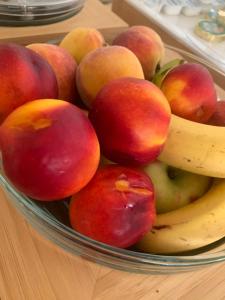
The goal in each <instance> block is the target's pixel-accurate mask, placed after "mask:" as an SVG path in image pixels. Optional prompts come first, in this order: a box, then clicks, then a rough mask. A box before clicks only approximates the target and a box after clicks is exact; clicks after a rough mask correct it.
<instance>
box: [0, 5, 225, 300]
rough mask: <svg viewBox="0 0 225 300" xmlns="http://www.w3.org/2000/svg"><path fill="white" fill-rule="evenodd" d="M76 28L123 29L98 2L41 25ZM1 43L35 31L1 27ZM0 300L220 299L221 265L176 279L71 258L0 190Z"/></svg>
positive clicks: (224, 267)
mask: <svg viewBox="0 0 225 300" xmlns="http://www.w3.org/2000/svg"><path fill="white" fill-rule="evenodd" d="M78 25H86V26H93V27H97V28H101V27H105V28H106V27H117V26H124V25H126V24H125V23H124V22H123V21H122V20H120V19H119V18H118V17H117V16H115V15H114V14H112V13H110V11H109V10H108V9H106V8H105V7H104V6H103V5H102V4H100V3H99V2H98V1H97V0H89V1H87V5H86V7H85V9H84V10H83V11H82V12H81V13H80V14H79V15H77V16H75V17H73V18H71V19H70V20H66V21H63V22H61V23H56V24H53V25H52V26H50V25H48V26H42V29H43V30H44V29H45V30H47V31H48V32H49V33H50V36H54V34H55V33H56V32H57V31H58V30H61V32H62V33H63V31H68V30H69V29H70V28H72V27H74V26H78ZM0 31H1V34H0V36H1V38H0V39H1V40H2V41H3V40H4V38H5V39H6V40H15V39H18V38H19V36H22V37H24V41H25V40H26V36H28V35H29V34H31V33H33V39H35V34H34V31H36V32H39V34H40V35H41V31H40V28H39V29H38V28H16V29H13V28H3V27H1V28H0ZM0 200H1V202H0V203H1V209H0V220H1V221H0V299H1V300H23V299H25V300H121V299H126V298H128V299H129V300H150V299H153V300H157V299H165V300H170V299H171V300H177V299H182V300H185V299H187V300H198V299H200V298H202V299H204V300H207V299H208V300H211V299H216V300H219V299H225V285H224V280H225V263H222V264H219V265H214V266H211V267H207V268H204V269H202V270H201V271H196V272H189V273H183V274H177V275H165V276H159V275H158V276H157V275H154V276H153V275H138V274H131V273H126V272H121V271H117V270H112V269H109V268H106V267H102V266H100V265H97V264H94V263H91V262H88V261H86V260H84V259H82V258H80V257H72V256H71V255H70V254H67V253H65V252H64V251H63V250H61V249H60V248H58V247H57V246H55V245H53V244H52V243H50V242H48V241H47V240H45V239H44V238H43V237H41V236H40V235H39V234H38V233H36V232H35V231H34V230H33V229H32V228H31V227H30V226H29V225H28V223H27V222H26V221H25V220H24V219H23V218H22V217H21V215H20V214H19V213H18V212H17V211H16V210H15V209H14V208H13V207H12V206H11V204H10V203H8V201H7V200H6V197H5V195H4V193H3V191H2V190H0Z"/></svg>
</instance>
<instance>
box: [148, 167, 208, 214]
mask: <svg viewBox="0 0 225 300" xmlns="http://www.w3.org/2000/svg"><path fill="white" fill-rule="evenodd" d="M144 171H145V172H146V173H147V174H148V175H149V177H150V178H151V180H152V182H153V184H154V187H155V193H156V210H157V213H158V214H160V213H165V212H168V211H171V210H174V209H177V208H179V207H182V206H185V205H187V204H189V203H190V202H193V201H194V200H196V199H198V198H199V197H201V196H202V195H203V194H204V193H205V192H206V191H207V190H208V189H209V187H210V184H211V178H210V177H207V176H202V175H198V174H193V173H190V172H187V171H184V170H180V169H176V168H173V167H171V166H168V165H166V164H164V163H162V162H160V161H155V162H153V163H151V164H149V165H147V166H145V167H144Z"/></svg>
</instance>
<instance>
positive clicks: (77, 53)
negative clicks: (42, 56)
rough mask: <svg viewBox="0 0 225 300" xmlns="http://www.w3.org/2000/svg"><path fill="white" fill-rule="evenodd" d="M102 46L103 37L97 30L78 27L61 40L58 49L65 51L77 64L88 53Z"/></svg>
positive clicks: (103, 42)
mask: <svg viewBox="0 0 225 300" xmlns="http://www.w3.org/2000/svg"><path fill="white" fill-rule="evenodd" d="M104 44H105V40H104V37H103V35H102V34H101V33H100V32H99V31H98V30H97V29H95V28H86V27H78V28H75V29H73V30H72V31H70V32H69V33H68V34H67V35H66V36H65V37H64V38H63V40H62V41H61V43H60V47H62V48H64V49H66V50H67V51H68V52H69V53H70V54H71V55H72V56H73V58H74V59H75V60H76V62H77V63H78V64H79V63H80V62H81V60H82V59H83V58H84V57H85V56H86V55H87V54H88V53H89V52H91V51H93V50H95V49H98V48H100V47H103V45H104Z"/></svg>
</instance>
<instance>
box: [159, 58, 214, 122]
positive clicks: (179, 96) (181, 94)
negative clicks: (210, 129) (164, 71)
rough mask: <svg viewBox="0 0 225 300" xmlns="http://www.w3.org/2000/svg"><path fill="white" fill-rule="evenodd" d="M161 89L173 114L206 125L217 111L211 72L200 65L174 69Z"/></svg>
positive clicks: (186, 64)
mask: <svg viewBox="0 0 225 300" xmlns="http://www.w3.org/2000/svg"><path fill="white" fill-rule="evenodd" d="M161 89H162V91H163V93H164V95H165V96H166V98H167V99H168V101H169V103H170V107H171V111H172V113H174V114H175V115H178V116H180V117H182V118H185V119H188V120H191V121H194V122H199V123H206V122H207V121H208V120H209V118H210V117H211V115H212V114H213V113H214V112H215V109H216V102H217V96H216V90H215V87H214V82H213V79H212V76H211V75H210V73H209V71H208V70H207V69H206V68H205V67H204V66H202V65H200V64H194V63H185V64H182V65H179V66H177V67H175V68H174V69H172V70H171V71H170V72H169V73H168V75H167V76H166V77H165V79H164V80H163V82H162V86H161Z"/></svg>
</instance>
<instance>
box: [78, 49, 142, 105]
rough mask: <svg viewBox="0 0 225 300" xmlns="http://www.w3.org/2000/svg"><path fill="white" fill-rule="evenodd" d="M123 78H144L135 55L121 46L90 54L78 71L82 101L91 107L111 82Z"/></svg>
mask: <svg viewBox="0 0 225 300" xmlns="http://www.w3.org/2000/svg"><path fill="white" fill-rule="evenodd" d="M122 77H135V78H141V79H143V78H144V74H143V70H142V67H141V64H140V62H139V61H138V59H137V57H136V56H135V54H134V53H132V52H131V51H130V50H129V49H127V48H125V47H121V46H107V47H103V48H99V49H97V50H94V51H92V52H91V53H89V54H88V55H87V56H86V57H85V58H84V59H83V60H82V62H81V63H80V65H79V66H78V69H77V88H78V91H79V94H80V96H81V99H82V100H83V101H84V103H85V104H86V105H87V107H91V105H92V102H93V101H94V99H95V97H96V95H97V93H98V92H99V91H100V90H101V88H102V87H103V86H104V85H105V84H107V83H108V82H110V81H111V80H114V79H117V78H122Z"/></svg>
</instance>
